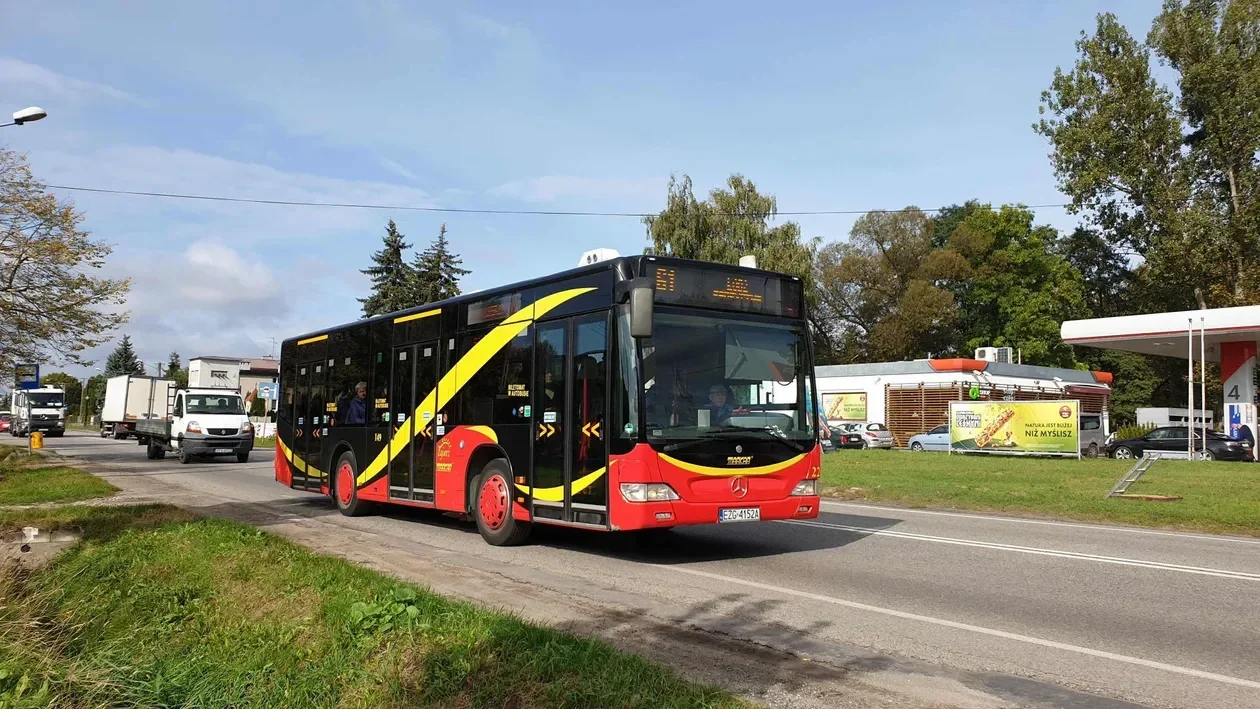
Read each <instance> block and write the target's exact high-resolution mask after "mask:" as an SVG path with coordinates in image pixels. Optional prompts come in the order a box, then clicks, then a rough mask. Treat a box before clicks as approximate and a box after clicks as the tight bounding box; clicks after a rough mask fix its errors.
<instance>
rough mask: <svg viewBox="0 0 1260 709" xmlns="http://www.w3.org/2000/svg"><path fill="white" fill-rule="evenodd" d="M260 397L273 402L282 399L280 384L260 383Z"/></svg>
mask: <svg viewBox="0 0 1260 709" xmlns="http://www.w3.org/2000/svg"><path fill="white" fill-rule="evenodd" d="M258 396H260V397H261V398H263V399H270V400H272V401H274V400H276V399H279V398H280V384H278V383H277V382H258Z"/></svg>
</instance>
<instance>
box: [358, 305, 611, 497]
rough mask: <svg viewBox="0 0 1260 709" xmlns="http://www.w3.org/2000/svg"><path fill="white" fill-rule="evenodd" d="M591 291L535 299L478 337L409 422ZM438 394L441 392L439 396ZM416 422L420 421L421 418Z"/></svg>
mask: <svg viewBox="0 0 1260 709" xmlns="http://www.w3.org/2000/svg"><path fill="white" fill-rule="evenodd" d="M593 290H595V289H594V288H571V289H569V290H564V291H560V292H559V293H552V294H551V295H547V296H543V297H542V298H539V299H538V300H536V301H534V302H533V303H531V304H529V305H527V306H525V307H524V308H521V309H520V310H518V311H516V312H515V313H513V314H512V315H511V316H509V317H508V318H507V319H506V320H504V321H503V322H502V323H500V324H499V326H498V327H496V328H494V329H493V330H491V331H490V332H489V334H487V335H486V336H485V337H483V338H481V340H480V341H479V342H478V343H477V344H475V345H473V347H472V349H470V350H468V354H465V355H464V356H463V357H461V358H460V359H459V361H458V362H456V363H455V366H454V367H451V369H450V371H448V372H447V373H446V374H444V375H443V376H442V379H441V380H440V381H439V382H438V385H437V388H436V389H434V390H433V391H431V392H429V394H428V395H427V396H425V397H424V400H423V401H421V402H420V405H419V406H417V407H416V411H415V413H414V414H413V416H412V419H413V420H414V419H417V418H420V417H421V413H422V412H425V411H428V412H431V413H436V412H437V411H440V410H441V409H442V408H444V407H445V406H446V405H447V404H448V403H450V401H451V399H453V398H455V395H456V394H458V393H459V390H460V389H463V388H464V385H465V384H467V383H468V380H469V379H472V377H473V375H475V374H476V373H477V372H479V371H481V368H482V367H484V366H485V365H486V362H489V361H490V359H491V358H492V357H494V356H495V355H496V354H498V353H499V351H500V350H502V349H503V348H504V347H505V346H507V344H508V343H509V342H511V341H512V340H513V339H514V338H515V337H516V336H517V335H519V334H521V333H522V332H524V331H525V328H527V327H529V325H530V323H531V322H533V321H534V320H535V319H537V318H541V317H543V316H544V315H546V314H547V313H549V312H551V311H552V310H554V309H555V308H556V307H558V306H560V305H563V304H564V303H567V302H568V301H570V300H573V299H574V298H576V297H578V296H579V295H584V294H586V293H590V292H591V291H593ZM439 392H441V395H440V396H439ZM420 420H424V419H422V418H421V419H420ZM406 428H408V427H404V428H403V429H401V430H399V431H398V433H395V434H394V436H393V438H391V439H390V444H389V445H388V446H385V447H384V448H382V449H381V452H380V453H378V454H377V456H376V458H374V459H373V460H372V462H371V463H370V464H369V465H368V466H367V467H365V468H364V469H363V470H362V471H360V472H359V475H358V478H357V479H356V480H355V484H356V485H360V486H361V485H363V484H365V483H367V481H369V480H371V479H372V478H374V477H376V476H377V475H378V474H379V473H381V472H382V471H384V470H385V467H386V466H387V465H389V462H390V461H391V460H393V459H394V458H396V457H398V455H400V454H401V453H402V451H403V448H404V447H405V446H406V445H407V444H408V443H410V442H411V438H413V434H412V433H411V432H410V431H408V430H406Z"/></svg>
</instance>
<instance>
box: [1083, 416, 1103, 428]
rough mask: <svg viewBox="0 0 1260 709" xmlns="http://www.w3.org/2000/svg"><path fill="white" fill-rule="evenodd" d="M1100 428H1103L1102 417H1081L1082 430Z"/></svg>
mask: <svg viewBox="0 0 1260 709" xmlns="http://www.w3.org/2000/svg"><path fill="white" fill-rule="evenodd" d="M1100 428H1102V419H1100V418H1098V417H1097V416H1082V417H1081V430H1082V431H1097V430H1098V429H1100Z"/></svg>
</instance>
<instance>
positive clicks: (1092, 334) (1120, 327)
mask: <svg viewBox="0 0 1260 709" xmlns="http://www.w3.org/2000/svg"><path fill="white" fill-rule="evenodd" d="M1191 326H1193V328H1194V359H1196V360H1198V359H1199V330H1200V326H1201V327H1202V329H1203V334H1204V339H1205V340H1206V343H1207V346H1206V348H1205V350H1206V352H1205V355H1206V359H1207V361H1209V362H1220V361H1221V351H1222V349H1223V348H1222V345H1223V344H1224V343H1235V342H1251V343H1255V342H1256V341H1258V340H1260V305H1245V306H1242V307H1238V308H1215V309H1208V310H1183V311H1181V312H1176V313H1150V314H1148V315H1126V316H1122V317H1117V318H1095V319H1092V320H1069V321H1067V322H1065V323H1063V327H1062V329H1061V330H1060V331H1059V332H1060V335H1061V336H1062V337H1063V341H1064V342H1066V343H1068V344H1069V345H1084V346H1087V347H1100V348H1102V349H1108V350H1123V351H1125V352H1140V353H1143V354H1151V355H1163V356H1166V357H1178V358H1180V359H1186V358H1187V354H1188V350H1189V348H1190V343H1189V337H1190V333H1189V330H1190V328H1191ZM1224 349H1228V348H1224ZM1227 357H1228V355H1227Z"/></svg>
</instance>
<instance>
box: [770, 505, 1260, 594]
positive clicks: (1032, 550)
mask: <svg viewBox="0 0 1260 709" xmlns="http://www.w3.org/2000/svg"><path fill="white" fill-rule="evenodd" d="M783 523H784V524H797V525H801V526H803V527H820V528H823V529H835V530H839V531H843V532H856V533H858V534H865V535H869V536H876V537H896V538H898V539H911V540H914V541H920V542H932V543H935V544H953V545H955V546H964V547H976V548H978V549H994V550H996V551H1008V552H1013V553H1017V554H1034V555H1037V556H1053V557H1058V558H1060V559H1076V560H1078V561H1096V562H1099V563H1103V564H1118V565H1120V566H1136V567H1140V568H1146V569H1155V570H1156V571H1178V572H1181V573H1185V574H1199V575H1201V576H1216V577H1218V578H1226V579H1237V580H1240V581H1260V574H1255V573H1251V572H1248V571H1230V570H1228V569H1212V568H1206V567H1202V566H1186V565H1184V564H1168V563H1164V562H1162V561H1145V560H1143V559H1126V558H1123V557H1118V556H1102V555H1100V554H1086V553H1084V552H1076V551H1063V550H1060V549H1041V548H1038V547H1025V546H1018V545H1015V544H999V543H997V542H980V541H975V540H972V539H955V538H953V537H938V536H933V535H930V534H914V533H911V532H897V531H893V530H890V529H872V528H870V527H854V526H850V525H847V524H833V523H831V522H814V521H807V520H783Z"/></svg>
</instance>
